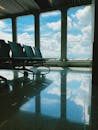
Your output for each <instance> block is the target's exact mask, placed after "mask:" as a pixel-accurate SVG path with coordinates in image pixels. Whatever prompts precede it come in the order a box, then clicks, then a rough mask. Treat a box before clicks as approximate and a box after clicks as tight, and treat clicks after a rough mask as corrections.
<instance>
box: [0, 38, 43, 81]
mask: <svg viewBox="0 0 98 130" xmlns="http://www.w3.org/2000/svg"><path fill="white" fill-rule="evenodd" d="M33 49H34V50H33ZM44 63H45V59H44V58H42V54H41V52H40V50H39V49H38V48H36V47H34V48H32V47H31V46H27V45H23V46H22V45H21V44H19V43H14V42H11V41H8V43H6V42H5V41H4V40H0V69H18V70H19V69H20V70H24V71H25V72H28V71H29V72H32V73H33V74H34V73H35V72H34V71H32V70H31V69H27V68H26V66H33V67H39V66H44ZM1 77H2V76H1ZM2 79H3V77H2Z"/></svg>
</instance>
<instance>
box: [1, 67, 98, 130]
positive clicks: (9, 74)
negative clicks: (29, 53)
mask: <svg viewBox="0 0 98 130" xmlns="http://www.w3.org/2000/svg"><path fill="white" fill-rule="evenodd" d="M42 71H43V70H42ZM0 75H2V76H4V77H6V78H7V79H8V86H3V87H2V86H1V87H0V130H93V128H92V123H91V122H92V121H91V119H92V118H91V93H92V72H91V70H90V68H89V69H88V68H66V69H62V68H51V69H50V72H49V73H48V74H46V75H44V76H43V75H42V74H40V73H37V74H36V75H35V76H32V74H31V73H29V75H28V77H24V75H23V72H22V71H20V72H18V71H11V70H0ZM95 130H97V129H95Z"/></svg>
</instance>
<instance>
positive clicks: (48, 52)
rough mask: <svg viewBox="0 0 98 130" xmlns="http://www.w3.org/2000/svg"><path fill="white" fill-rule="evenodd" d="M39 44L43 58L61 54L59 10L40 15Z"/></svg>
mask: <svg viewBox="0 0 98 130" xmlns="http://www.w3.org/2000/svg"><path fill="white" fill-rule="evenodd" d="M40 44H41V52H42V54H43V57H45V58H57V59H60V56H61V13H60V12H59V11H55V12H48V13H43V14H41V15H40Z"/></svg>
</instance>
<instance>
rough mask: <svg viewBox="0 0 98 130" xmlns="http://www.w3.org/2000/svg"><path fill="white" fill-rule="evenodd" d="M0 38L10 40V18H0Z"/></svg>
mask: <svg viewBox="0 0 98 130" xmlns="http://www.w3.org/2000/svg"><path fill="white" fill-rule="evenodd" d="M0 39H4V40H5V41H6V42H8V41H12V21H11V19H4V20H0Z"/></svg>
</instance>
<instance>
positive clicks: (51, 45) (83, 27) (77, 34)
mask: <svg viewBox="0 0 98 130" xmlns="http://www.w3.org/2000/svg"><path fill="white" fill-rule="evenodd" d="M67 23H68V26H67V58H68V59H91V58H92V45H93V44H92V43H93V41H92V35H93V34H92V7H91V6H80V7H75V8H70V9H69V10H68V12H67ZM40 25H41V26H40V35H41V36H40V43H41V51H42V54H43V56H44V57H50V58H58V59H60V55H61V54H60V50H61V49H60V47H61V12H60V11H54V12H48V13H42V14H41V15H40ZM17 32H18V42H19V43H21V44H28V45H32V46H34V44H35V42H34V16H32V15H29V16H24V17H19V18H17ZM11 34H12V29H11V20H10V19H6V20H0V39H5V40H6V41H8V40H10V41H12V36H11Z"/></svg>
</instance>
